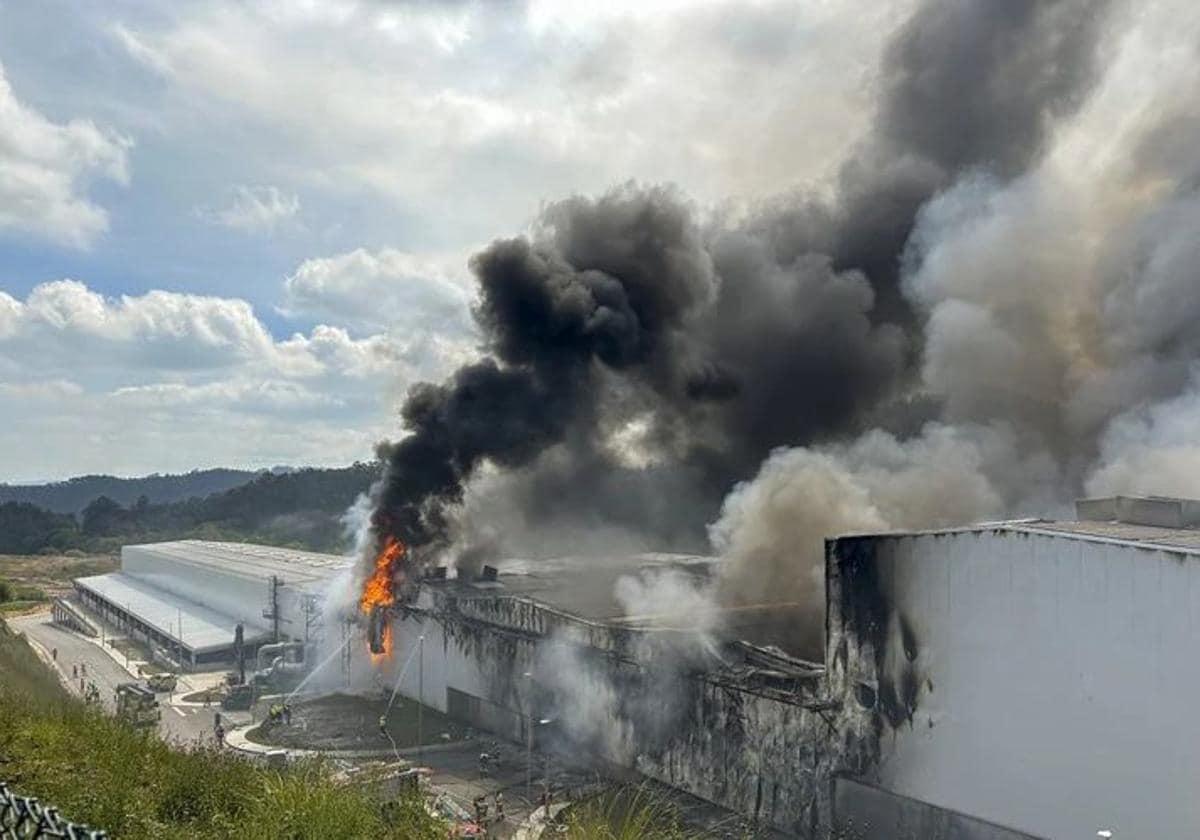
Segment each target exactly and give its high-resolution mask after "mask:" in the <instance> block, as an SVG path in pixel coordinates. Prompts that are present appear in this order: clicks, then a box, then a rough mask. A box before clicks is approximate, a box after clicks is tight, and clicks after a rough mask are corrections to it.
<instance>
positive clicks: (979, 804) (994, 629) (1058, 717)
mask: <svg viewBox="0 0 1200 840" xmlns="http://www.w3.org/2000/svg"><path fill="white" fill-rule="evenodd" d="M830 558H831V565H830V596H831V598H832V599H833V601H832V603H831V608H830V630H831V652H832V653H833V654H835V655H836V654H837V651H838V648H839V646H841V647H842V648H843V649H844V653H842V654H841V655H840V656H837V657H836V659H837V661H836V662H834V663H833V667H832V668H831V679H832V680H833V681H834V682H835V683H836V684H838V685H840V687H841V689H842V690H844V691H853V690H854V689H855V687H856V686H858V685H865V686H868V687H870V688H871V689H873V690H874V691H876V692H877V694H878V702H877V703H876V704H875V705H873V706H870V707H868V708H863V707H861V706H860V711H859V713H858V716H859V722H858V723H857V724H855V723H854V722H853V721H851V722H849V724H848V728H849V729H851V730H853V729H855V728H856V727H857V731H859V732H860V733H863V734H864V735H865V736H866V737H867V738H868V741H869V740H870V736H871V734H872V733H873V734H874V737H875V746H874V751H875V752H876V753H877V758H876V759H875V760H873V761H868V762H864V763H863V764H862V765H861V766H860V767H859V768H857V773H856V775H859V776H860V777H861V778H863V779H864V780H867V781H871V782H873V783H876V784H878V785H880V786H881V787H883V788H884V789H886V790H888V791H891V792H894V793H896V794H899V795H902V796H904V797H908V798H911V799H916V800H921V801H924V802H928V803H930V804H932V805H935V806H938V807H941V808H945V809H949V810H953V811H957V812H962V813H966V814H971V815H974V816H976V817H979V818H981V819H983V820H987V821H991V822H995V823H1001V824H1005V825H1011V826H1013V827H1014V828H1016V829H1019V830H1024V831H1026V832H1029V833H1031V834H1034V835H1038V836H1045V837H1054V838H1058V837H1094V836H1096V832H1097V831H1098V830H1100V829H1109V830H1112V831H1113V832H1114V836H1116V837H1125V836H1130V837H1190V836H1196V835H1197V834H1200V797H1196V796H1195V794H1194V789H1195V782H1196V780H1197V779H1200V749H1197V747H1198V746H1200V744H1197V738H1196V736H1195V734H1194V732H1195V727H1194V717H1195V713H1194V708H1193V707H1194V698H1195V697H1196V696H1198V693H1200V666H1198V665H1197V664H1196V656H1195V651H1196V650H1198V649H1200V618H1198V617H1200V562H1197V560H1196V559H1194V558H1192V557H1190V556H1189V555H1186V554H1183V553H1177V552H1172V551H1167V550H1161V549H1157V548H1150V547H1141V546H1134V545H1129V544H1120V543H1114V542H1105V541H1098V540H1091V541H1089V540H1081V539H1071V538H1067V537H1063V536H1057V535H1050V534H1045V533H1035V532H1031V531H1023V530H1015V529H1002V528H998V529H995V530H986V529H984V530H978V531H967V532H955V533H938V534H918V535H905V536H886V537H877V538H847V539H843V540H838V541H836V542H834V543H832V544H831V551H830Z"/></svg>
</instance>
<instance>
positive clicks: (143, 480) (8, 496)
mask: <svg viewBox="0 0 1200 840" xmlns="http://www.w3.org/2000/svg"><path fill="white" fill-rule="evenodd" d="M289 469H290V468H284V467H276V468H275V469H274V470H271V472H273V473H279V472H286V471H289ZM263 472H266V471H265V470H232V469H222V468H216V469H209V470H192V471H191V472H187V473H179V474H176V475H163V474H159V473H154V474H152V475H147V476H142V477H140V478H119V477H117V476H114V475H81V476H77V477H75V478H70V479H67V480H66V481H56V482H53V483H51V484H0V504H3V503H5V502H29V503H30V504H34V505H37V506H38V507H40V508H44V509H45V510H50V511H53V512H55V513H76V514H77V513H79V512H81V511H82V510H83V509H84V508H85V507H87V506H88V504H90V503H91V502H92V501H93V500H95V499H96V498H98V497H100V496H107V497H108V498H110V499H112V500H113V501H114V502H118V503H119V504H122V505H125V506H129V505H132V504H135V503H136V502H137V500H138V499H139V498H140V497H141V496H145V497H146V498H147V500H148V501H149V502H150V503H151V504H166V503H169V502H180V501H183V500H185V499H192V498H203V497H205V496H208V495H211V494H213V493H222V492H224V491H226V490H231V489H233V488H234V487H241V486H242V485H244V484H248V483H249V482H251V481H253V480H254V479H255V478H256V477H258V476H260V475H262V473H263Z"/></svg>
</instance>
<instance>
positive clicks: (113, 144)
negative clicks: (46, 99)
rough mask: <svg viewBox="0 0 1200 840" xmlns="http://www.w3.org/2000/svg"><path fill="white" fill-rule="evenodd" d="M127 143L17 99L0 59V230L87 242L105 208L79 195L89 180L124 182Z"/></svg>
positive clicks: (101, 225) (103, 226)
mask: <svg viewBox="0 0 1200 840" xmlns="http://www.w3.org/2000/svg"><path fill="white" fill-rule="evenodd" d="M131 146H132V142H131V141H130V140H129V139H127V138H125V137H122V136H120V135H118V134H115V133H113V132H110V131H105V130H103V129H101V128H99V127H97V126H96V125H95V124H94V123H93V122H92V121H91V120H85V119H72V120H70V121H69V122H66V123H55V122H52V121H51V120H49V119H47V118H46V117H45V116H43V115H42V114H40V113H39V112H38V111H36V110H34V109H33V108H30V107H29V106H27V105H24V104H23V103H21V102H20V101H19V100H18V99H17V97H16V94H15V92H14V91H13V89H12V86H11V85H10V84H9V82H8V78H7V77H6V75H5V73H4V68H3V66H2V65H0V230H3V229H5V228H7V229H9V230H13V231H19V232H22V233H27V234H33V235H35V236H38V237H42V238H45V239H49V240H51V241H54V242H57V243H59V244H63V245H69V246H73V247H79V248H82V247H86V246H88V245H89V244H90V243H91V242H92V240H93V239H95V237H96V236H98V235H99V234H101V233H103V232H104V231H106V230H107V229H108V214H107V212H106V211H105V210H104V208H102V207H100V206H99V205H97V204H95V203H93V202H92V201H90V200H89V199H88V197H87V195H86V188H87V184H88V181H89V180H90V179H93V178H107V179H109V180H112V181H116V182H117V183H120V184H125V183H128V180H129V170H128V160H127V152H128V150H129V148H130V147H131Z"/></svg>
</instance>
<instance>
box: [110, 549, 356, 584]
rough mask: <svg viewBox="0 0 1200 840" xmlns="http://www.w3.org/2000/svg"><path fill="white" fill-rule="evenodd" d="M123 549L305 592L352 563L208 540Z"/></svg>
mask: <svg viewBox="0 0 1200 840" xmlns="http://www.w3.org/2000/svg"><path fill="white" fill-rule="evenodd" d="M126 548H131V549H137V550H139V551H145V552H150V553H153V554H157V555H160V556H163V557H168V558H170V559H171V560H173V561H175V562H178V563H189V564H193V565H202V566H207V567H210V568H217V569H220V570H222V571H224V572H226V573H228V574H232V575H237V576H239V577H246V578H252V579H255V580H263V581H266V580H269V579H270V578H271V577H273V576H274V577H278V578H280V579H281V580H282V581H283V582H284V583H287V584H292V585H295V586H301V587H304V588H306V589H307V588H311V586H310V585H311V584H317V583H324V582H325V581H326V580H328V579H329V578H331V577H333V576H334V575H335V574H337V573H338V572H339V571H341V570H342V569H345V568H346V567H348V566H350V565H351V564H352V563H353V562H354V561H353V559H352V558H349V557H340V556H338V555H336V554H318V553H316V552H314V551H299V550H296V549H292V548H277V547H275V546H270V545H254V544H251V543H233V542H213V541H209V540H176V541H174V542H161V543H145V544H143V545H131V546H126Z"/></svg>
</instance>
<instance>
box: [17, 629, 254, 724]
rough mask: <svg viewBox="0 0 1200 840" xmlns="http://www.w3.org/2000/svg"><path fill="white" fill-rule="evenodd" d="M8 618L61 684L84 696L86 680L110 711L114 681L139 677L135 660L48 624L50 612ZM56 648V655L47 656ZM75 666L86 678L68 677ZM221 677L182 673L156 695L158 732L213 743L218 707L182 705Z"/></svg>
mask: <svg viewBox="0 0 1200 840" xmlns="http://www.w3.org/2000/svg"><path fill="white" fill-rule="evenodd" d="M7 622H8V625H9V626H10V627H11V628H12V629H13V630H16V631H17V632H19V633H24V634H25V636H26V638H27V639H29V641H30V643H31V644H32V645H33V647H34V650H36V651H37V652H38V654H39V655H40V656H41V657H42V659H43V660H44V661H46V663H47V664H49V665H50V666H51V667H53V668H54V669H55V670H56V672H57V673H58V674H59V676H60V677H61V678H62V680H63V683H64V685H66V686H67V687H68V688H69V689H70V690H71V691H72V692H74V693H75V694H77V695H79V696H83V692H84V690H85V689H86V687H87V683H89V682H93V683H95V684H96V686H97V688H99V689H100V700H101V703H102V705H103V707H104V709H105V710H106V711H108V712H113V711H115V706H116V701H115V697H116V687H117V685H118V684H119V683H123V682H131V681H137V680H138V679H139V678H138V675H137V670H136V668H137V664H138V663H137V661H136V660H132V659H131V660H129V662H130V664H129V665H128V666H126V664H125V662H126V658H125V656H124V654H122V653H120V652H119V651H117V650H114V649H112V648H111V647H109V646H108V645H107V644H105V645H102V644H101V643H100V640H99V639H90V638H88V637H86V636H82V635H80V634H78V633H74V632H72V631H70V630H66V629H64V628H62V627H58V626H56V625H54V624H51V623H50V613H49V612H42V613H36V614H33V615H27V616H20V617H15V618H9V619H7ZM111 638H113V637H112V636H109V635H107V633H106V635H105V639H106V641H107V640H108V639H111ZM56 648H57V650H58V657H57V658H55V657H53V656H52V655H51V652H52V651H53V650H54V649H56ZM78 666H83V667H84V668H85V669H86V676H84V677H82V678H72V673H71V669H72V667H78ZM221 678H222V675H221V674H185V675H183V676H181V677H180V679H179V684H178V686H177V687H176V689H175V691H174V692H173V693H172V694H167V693H162V694H159V695H158V702H159V705H160V707H161V708H162V720H161V721H160V723H159V734H160V735H161V736H162V737H163V738H164V739H165V740H167V741H173V742H178V743H195V742H197V741H205V740H207V741H208V742H209V743H211V739H212V738H213V724H214V714H215V713H216V712H218V711H221V710H220V708H219V707H217V706H212V707H210V708H206V707H205V706H204V705H203V704H197V703H185V702H183V700H182V698H183V697H184V695H186V694H190V693H192V692H194V691H199V690H201V689H203V688H207V687H209V685H210V684H212V683H213V682H214V681H220V679H221ZM81 679H82V685H81V683H80V680H81ZM221 716H222V718H223V719H225V720H228V721H229V722H230V723H234V724H239V723H246V722H248V721H249V720H250V715H249V714H248V713H246V712H221Z"/></svg>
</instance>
